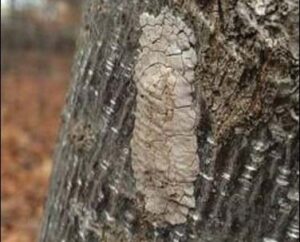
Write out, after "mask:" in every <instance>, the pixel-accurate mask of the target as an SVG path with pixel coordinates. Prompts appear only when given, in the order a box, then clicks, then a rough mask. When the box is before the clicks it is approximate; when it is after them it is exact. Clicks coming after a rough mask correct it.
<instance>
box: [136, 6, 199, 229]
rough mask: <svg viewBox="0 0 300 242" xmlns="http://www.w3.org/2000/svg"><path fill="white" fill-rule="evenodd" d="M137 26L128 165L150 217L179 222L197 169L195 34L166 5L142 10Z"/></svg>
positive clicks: (189, 202) (190, 196)
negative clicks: (133, 115) (134, 100)
mask: <svg viewBox="0 0 300 242" xmlns="http://www.w3.org/2000/svg"><path fill="white" fill-rule="evenodd" d="M140 25H141V26H142V34H141V37H140V39H139V42H140V45H141V51H140V53H139V55H138V59H137V63H136V66H135V75H134V80H135V82H136V85H137V90H138V92H137V106H136V120H135V126H134V130H133V137H132V140H131V149H132V168H133V171H134V177H135V179H136V187H137V190H138V191H139V192H140V193H141V194H142V195H143V196H144V203H145V204H144V206H145V210H146V211H147V212H148V214H149V220H150V221H151V222H152V223H156V224H158V225H162V224H165V223H166V222H167V223H171V224H181V223H185V222H186V220H187V218H186V217H187V215H188V213H189V209H191V208H195V205H196V204H195V198H194V184H193V182H194V181H195V180H196V177H197V175H198V173H199V160H198V155H197V137H196V134H195V131H196V126H197V116H198V114H197V111H196V110H197V105H196V104H195V103H194V100H193V97H192V93H193V92H194V91H195V90H194V85H193V80H194V67H195V65H196V63H197V57H196V52H195V50H194V48H193V44H194V42H195V36H194V33H193V30H191V29H190V28H189V27H188V26H187V25H186V24H185V23H184V22H183V21H182V20H181V18H179V17H175V16H174V15H173V14H172V13H171V11H170V10H169V9H168V8H165V9H164V10H163V11H162V13H161V14H159V15H158V16H157V17H154V16H152V15H150V14H148V13H143V14H142V15H141V16H140Z"/></svg>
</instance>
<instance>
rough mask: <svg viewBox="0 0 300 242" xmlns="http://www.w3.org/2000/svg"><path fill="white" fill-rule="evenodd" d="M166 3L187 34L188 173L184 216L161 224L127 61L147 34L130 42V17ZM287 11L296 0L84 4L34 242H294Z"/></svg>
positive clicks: (292, 11) (134, 22) (135, 22)
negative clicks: (141, 177) (142, 178)
mask: <svg viewBox="0 0 300 242" xmlns="http://www.w3.org/2000/svg"><path fill="white" fill-rule="evenodd" d="M166 7H167V9H168V11H170V13H171V14H172V15H173V16H175V17H178V18H180V19H182V21H183V22H184V24H185V25H186V26H188V28H190V29H191V30H192V31H193V32H194V33H195V41H192V42H189V45H192V48H193V49H194V50H195V52H196V55H197V57H196V59H197V61H196V63H195V67H194V68H193V69H194V72H193V73H194V75H193V78H192V79H191V80H193V81H192V86H193V89H194V90H193V91H192V94H191V95H192V99H193V104H195V107H197V113H198V115H197V123H196V128H195V130H194V131H193V132H194V134H195V136H196V140H197V149H196V151H197V156H198V159H197V162H198V163H199V164H198V167H199V171H198V172H197V173H198V174H197V175H196V178H195V179H193V180H192V183H193V186H194V191H193V193H192V194H193V197H194V199H192V200H194V202H195V204H193V206H187V207H188V208H189V209H188V212H187V213H185V214H186V221H184V222H183V223H175V224H171V223H168V219H167V222H166V221H165V222H166V224H164V225H163V226H161V224H157V223H156V222H155V220H151V218H150V219H149V216H146V214H147V211H146V210H147V208H145V205H146V204H145V203H147V199H148V198H147V197H146V198H145V194H144V193H143V192H141V189H138V187H137V185H138V184H137V177H135V175H134V172H135V171H134V170H133V166H132V164H133V163H132V161H133V156H132V147H131V140H132V137H133V133H134V131H133V130H134V129H135V128H136V127H135V124H136V122H135V121H136V119H137V120H138V117H136V116H135V114H136V112H135V111H136V110H137V109H138V107H139V103H138V102H139V98H140V93H139V92H140V90H141V89H139V87H138V86H137V85H138V84H137V82H136V81H135V78H134V75H135V74H136V73H135V70H136V69H137V67H136V64H137V63H138V59H139V58H138V56H139V53H141V52H143V51H145V49H142V47H141V45H142V43H145V42H143V41H146V42H147V41H148V40H149V39H151V36H152V37H153V36H154V35H151V34H150V36H148V37H149V39H147V38H148V37H147V38H146V39H144V40H143V41H142V39H140V37H141V36H142V32H143V30H142V26H141V24H140V22H139V20H140V16H144V15H145V14H146V13H147V14H148V15H149V16H150V15H151V16H153V19H155V16H159V15H160V14H161V12H162V11H163V9H166ZM143 14H144V15H143ZM298 18H299V6H298V1H297V0H283V1H282V0H280V1H279V0H275V1H271V0H243V1H242V0H224V1H223V0H222V1H221V0H210V1H208V0H168V1H167V0H152V1H150V0H149V1H147V0H144V1H141V0H114V1H108V0H107V1H106V0H89V1H87V3H86V7H85V10H84V21H83V22H84V23H83V28H82V31H81V35H80V38H79V41H78V47H77V50H78V51H77V54H76V56H75V61H74V66H73V81H72V84H71V88H70V91H69V93H68V96H67V100H66V104H65V107H64V110H63V113H62V126H61V130H60V135H59V140H58V144H57V148H56V154H55V164H54V168H53V174H52V178H51V185H50V189H49V195H48V200H47V204H46V208H45V214H44V220H43V225H42V229H41V233H40V238H39V241H40V242H54V241H59V242H73V241H74V242H75V241H76V242H77V241H89V242H90V241H91V242H93V241H112V242H118V241H138V242H140V241H174V242H175V241H180V242H190V241H191V242H192V241H200V242H208V241H213V242H218V241H220V242H221V241H230V242H231V241H232V242H235V241H236V242H241V241H249V242H291V241H298V239H299V204H298V202H299V192H298V189H299V150H298V148H299V140H298V139H299V107H298V105H299V93H298V90H299V67H298V64H299V57H298V55H299V46H298V39H299V31H298V24H299V21H298ZM149 25H150V26H151V24H149ZM146 26H147V23H146ZM150 29H151V27H150ZM181 32H182V31H181ZM178 36H180V31H179V32H178ZM179 39H180V37H179ZM158 40H160V38H158ZM151 41H152V43H153V44H154V43H156V44H157V42H156V41H157V39H153V40H151ZM169 43H172V41H169ZM180 43H181V44H183V45H184V44H185V42H184V41H183V42H182V41H181V42H180V41H179V43H178V45H179V46H180V45H181V44H180ZM166 44H168V43H166ZM162 45H163V44H162ZM168 47H170V48H171V49H172V51H175V52H174V53H176V48H175V47H176V46H175V47H174V46H168ZM181 51H182V50H181ZM182 53H183V52H182ZM149 56H150V62H151V58H152V56H153V58H156V57H155V56H154V55H152V54H149ZM182 56H185V54H182ZM182 59H183V60H182V61H183V62H184V58H182ZM171 66H172V65H171ZM154 74H155V73H153V75H154ZM182 75H184V74H182ZM175 76H176V75H175ZM150 79H151V78H150ZM175 79H176V78H175ZM177 79H178V78H177ZM147 90H149V88H148V89H147ZM150 96H151V95H150ZM162 96H164V95H162ZM176 100H177V101H178V100H181V99H176ZM152 101H153V100H152ZM163 103H165V102H163ZM146 104H147V105H149V104H151V100H150V101H149V103H146ZM143 107H145V106H143ZM154 107H155V105H154ZM156 108H160V107H159V105H156ZM154 111H155V110H154ZM150 120H152V119H150ZM155 120H156V119H154V121H155ZM154 121H153V122H154ZM181 124H182V123H181V122H179V123H178V125H181ZM151 125H152V124H151V123H149V125H148V126H150V127H152V126H151ZM153 125H154V124H153ZM153 127H154V126H153ZM174 127H177V126H174ZM182 142H183V141H182ZM179 143H180V142H179ZM180 146H182V143H180V144H178V147H180ZM156 150H157V152H158V150H159V148H157V149H156ZM145 153H146V152H145ZM139 159H140V160H143V159H142V157H140V158H139ZM145 159H146V158H145ZM147 164H148V163H147ZM143 167H145V165H144V166H143ZM143 167H142V168H143ZM147 169H148V168H147ZM156 175H157V174H156V173H155V174H154V175H153V176H152V177H151V174H150V175H149V173H147V176H148V178H149V179H150V180H151V178H152V179H154V178H155V176H156ZM152 182H153V181H152ZM164 182H166V184H163V185H161V184H160V187H161V186H166V187H170V184H168V182H170V181H169V180H168V179H167V180H166V181H165V180H164ZM147 184H150V183H147V182H146V185H147ZM147 189H148V188H147ZM160 189H161V191H165V190H164V187H162V188H160ZM177 191H178V190H177ZM154 194H158V192H157V190H156V191H155V192H154ZM175 194H176V191H175ZM175 200H176V199H175ZM180 202H181V201H180ZM180 206H181V205H180ZM180 206H177V207H176V206H174V209H177V208H179V207H180ZM153 210H155V209H152V211H153ZM177 212H178V211H174V213H177ZM168 213H169V214H170V213H171V211H169V212H168Z"/></svg>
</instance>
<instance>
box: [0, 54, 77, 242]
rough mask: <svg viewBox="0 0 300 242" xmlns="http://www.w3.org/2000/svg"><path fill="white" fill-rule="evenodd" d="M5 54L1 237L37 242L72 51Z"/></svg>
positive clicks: (9, 241)
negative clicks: (62, 52)
mask: <svg viewBox="0 0 300 242" xmlns="http://www.w3.org/2000/svg"><path fill="white" fill-rule="evenodd" d="M2 54H3V53H2ZM2 54H1V55H2ZM3 56H4V57H5V58H4V60H2V61H3V62H2V61H1V62H2V64H4V67H3V66H2V67H1V69H2V68H3V69H4V70H1V76H2V77H1V97H2V98H1V99H2V100H1V122H2V132H1V154H2V155H1V156H2V157H1V158H2V159H1V165H2V169H1V241H3V242H33V241H36V239H37V234H38V230H39V227H40V224H41V216H42V212H43V205H44V202H45V199H46V195H47V190H48V180H49V176H50V173H51V168H52V155H53V150H54V147H55V141H56V138H57V134H58V127H59V123H60V113H61V111H62V107H63V103H64V99H65V93H66V88H67V87H68V84H69V80H70V68H71V62H72V58H73V53H69V54H66V53H64V54H57V52H56V54H55V53H51V52H49V51H48V52H45V53H43V52H41V51H35V50H30V51H29V50H27V51H22V52H17V53H15V54H11V53H6V54H5V53H4V55H3ZM3 56H2V57H3Z"/></svg>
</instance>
